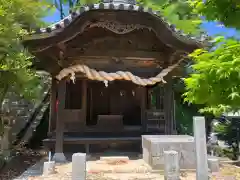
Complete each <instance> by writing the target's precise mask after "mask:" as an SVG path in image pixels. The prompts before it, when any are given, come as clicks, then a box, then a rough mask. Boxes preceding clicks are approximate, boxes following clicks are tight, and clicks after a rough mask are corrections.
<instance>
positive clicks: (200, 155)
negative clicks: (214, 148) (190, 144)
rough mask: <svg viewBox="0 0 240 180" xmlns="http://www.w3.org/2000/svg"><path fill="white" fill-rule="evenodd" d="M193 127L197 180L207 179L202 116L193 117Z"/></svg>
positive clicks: (203, 119) (204, 129)
mask: <svg viewBox="0 0 240 180" xmlns="http://www.w3.org/2000/svg"><path fill="white" fill-rule="evenodd" d="M193 129H194V138H195V147H196V160H197V162H196V163H197V170H196V173H197V174H196V179H197V180H208V161H207V144H206V127H205V118H204V117H203V116H195V117H193Z"/></svg>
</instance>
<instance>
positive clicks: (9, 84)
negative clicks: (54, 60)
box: [0, 0, 49, 114]
mask: <svg viewBox="0 0 240 180" xmlns="http://www.w3.org/2000/svg"><path fill="white" fill-rule="evenodd" d="M48 8H49V5H48V4H47V3H45V2H44V1H43V0H42V1H34V0H0V22H1V23H0V114H2V104H3V100H4V98H5V95H6V93H7V92H8V90H11V91H14V92H16V93H18V94H20V95H23V96H24V97H27V98H33V97H34V96H35V95H37V91H38V81H37V80H38V78H37V75H36V73H35V72H34V71H33V70H31V69H30V68H29V67H30V66H31V59H32V56H31V55H30V54H29V53H28V52H27V50H26V49H24V48H23V46H22V45H21V39H22V37H23V36H24V35H26V34H27V33H28V31H29V30H31V28H32V27H35V26H42V25H43V22H42V20H41V19H42V17H44V16H45V15H46V10H48Z"/></svg>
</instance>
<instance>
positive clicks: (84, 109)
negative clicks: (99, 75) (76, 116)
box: [81, 79, 87, 128]
mask: <svg viewBox="0 0 240 180" xmlns="http://www.w3.org/2000/svg"><path fill="white" fill-rule="evenodd" d="M82 112H83V115H82V119H81V125H82V126H83V127H81V128H85V126H86V119H87V80H85V79H84V80H83V82H82Z"/></svg>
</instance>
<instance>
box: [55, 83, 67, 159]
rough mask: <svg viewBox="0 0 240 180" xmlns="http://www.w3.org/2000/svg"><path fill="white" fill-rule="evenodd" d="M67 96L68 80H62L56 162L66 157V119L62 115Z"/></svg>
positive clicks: (59, 98)
mask: <svg viewBox="0 0 240 180" xmlns="http://www.w3.org/2000/svg"><path fill="white" fill-rule="evenodd" d="M65 96H66V81H65V80H61V81H60V82H59V84H58V109H57V121H56V143H55V154H54V157H53V160H54V161H55V162H65V161H66V157H65V156H64V154H63V138H64V137H63V136H64V121H63V120H64V119H62V118H61V117H64V116H62V114H63V113H64V112H63V111H64V108H65Z"/></svg>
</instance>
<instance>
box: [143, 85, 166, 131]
mask: <svg viewBox="0 0 240 180" xmlns="http://www.w3.org/2000/svg"><path fill="white" fill-rule="evenodd" d="M147 104H148V107H147V110H146V121H147V123H146V128H147V129H146V130H147V132H152V133H157V134H164V133H165V131H166V120H165V119H166V118H165V111H164V88H163V87H160V86H155V87H152V88H149V89H148V103H147Z"/></svg>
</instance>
